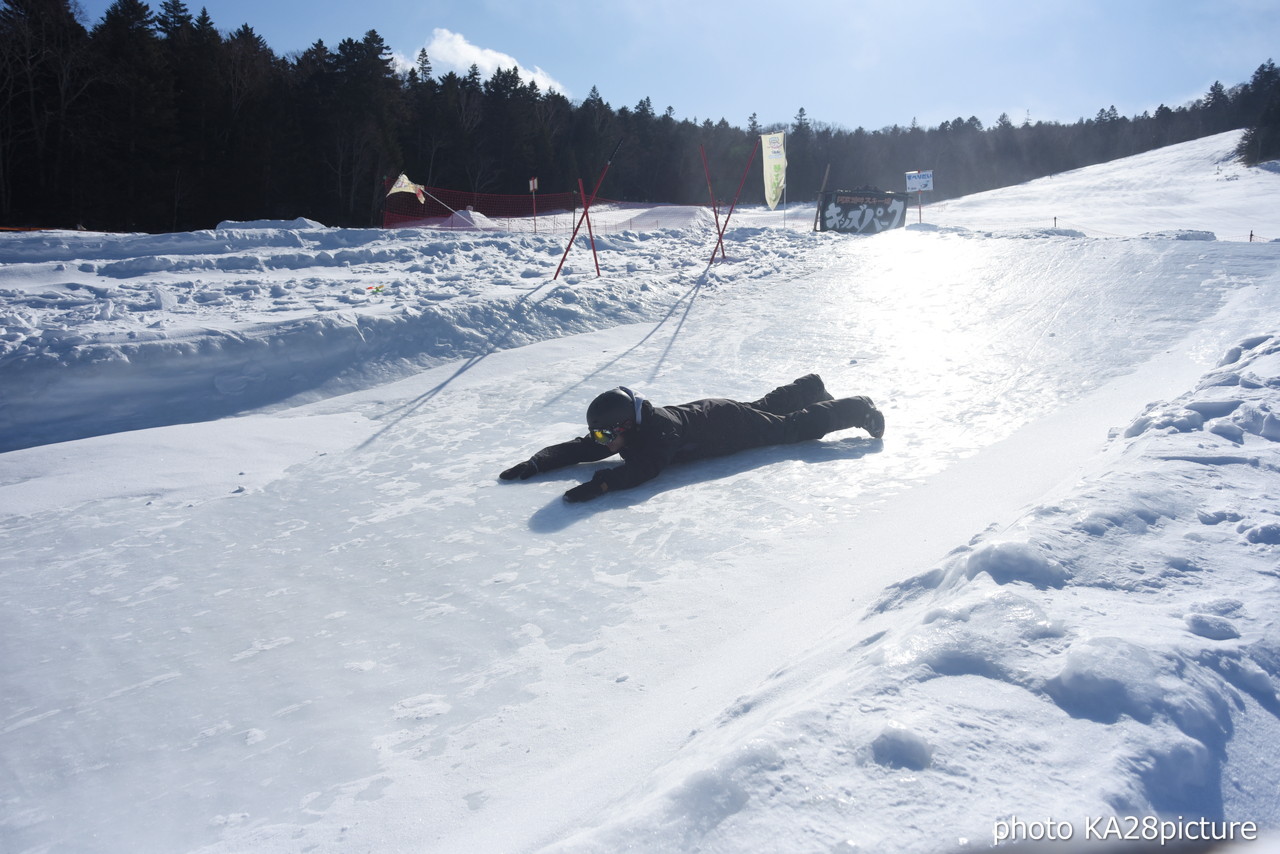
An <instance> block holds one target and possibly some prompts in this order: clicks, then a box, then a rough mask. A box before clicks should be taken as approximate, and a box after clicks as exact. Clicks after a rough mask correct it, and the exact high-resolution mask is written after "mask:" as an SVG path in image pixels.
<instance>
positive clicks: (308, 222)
mask: <svg viewBox="0 0 1280 854" xmlns="http://www.w3.org/2000/svg"><path fill="white" fill-rule="evenodd" d="M251 228H286V229H292V230H297V229H310V228H324V226H323V225H321V224H320V223H318V222H316V221H315V220H313V219H307V218H306V217H304V216H300V217H298V218H296V219H254V220H247V221H243V222H242V221H237V220H223V221H222V222H220V223H218V226H217V230H218V231H240V230H242V229H251Z"/></svg>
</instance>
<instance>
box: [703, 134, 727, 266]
mask: <svg viewBox="0 0 1280 854" xmlns="http://www.w3.org/2000/svg"><path fill="white" fill-rule="evenodd" d="M698 153H699V154H701V155H702V171H703V173H704V174H705V175H706V176H707V195H708V196H710V197H711V215H712V216H713V217H715V219H716V234H719V233H720V206H719V205H717V204H716V191H715V190H713V189H711V169H710V168H708V167H707V149H706V147H705V146H702V145H699V146H698ZM711 257H713V258H714V257H715V253H712V256H711ZM720 257H721V258H724V247H723V246H721V247H720Z"/></svg>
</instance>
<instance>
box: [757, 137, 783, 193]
mask: <svg viewBox="0 0 1280 854" xmlns="http://www.w3.org/2000/svg"><path fill="white" fill-rule="evenodd" d="M786 136H787V135H786V134H785V133H782V132H779V133H762V134H760V139H761V140H762V141H763V142H764V157H763V158H762V159H761V161H760V162H761V163H763V164H764V200H765V202H766V203H767V204H768V205H769V210H773V209H774V208H776V207H777V206H778V202H779V201H780V200H781V199H782V190H783V188H784V187H786V186H787V140H786Z"/></svg>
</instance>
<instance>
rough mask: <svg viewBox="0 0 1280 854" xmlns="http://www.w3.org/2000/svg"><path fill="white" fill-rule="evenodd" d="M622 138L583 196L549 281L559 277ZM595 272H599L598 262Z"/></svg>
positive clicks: (579, 180) (620, 145) (593, 247)
mask: <svg viewBox="0 0 1280 854" xmlns="http://www.w3.org/2000/svg"><path fill="white" fill-rule="evenodd" d="M624 139H626V137H621V138H619V139H618V144H617V145H615V146H614V147H613V154H610V155H609V159H608V160H606V161H605V164H604V169H602V170H600V177H599V178H597V179H596V187H595V189H594V190H592V191H591V200H590V201H588V200H587V199H586V198H585V197H584V198H583V200H582V216H580V217H578V224H577V225H575V226H574V227H573V234H572V235H571V236H570V237H569V245H568V246H566V247H565V248H564V255H562V256H560V266H558V267H556V274H555V275H554V276H552V277H551V281H553V282H554V281H555V280H556V279H558V278H560V271H561V270H562V269H563V268H564V262H565V260H566V259H567V258H568V257H569V250H570V249H572V248H573V241H575V240H577V239H578V231H579V229H581V228H582V221H583V220H584V219H586V218H587V212H588V211H589V210H590V209H591V205H592V204H594V203H595V200H596V195H597V194H598V193H599V192H600V185H601V184H603V183H604V176H605V175H608V174H609V167H610V166H612V165H613V158H614V157H616V156H617V154H618V149H619V148H621V147H622V140H624ZM578 182H579V186H581V182H582V179H581V178H579V179H578ZM594 249H595V244H594V242H593V243H592V250H593V251H594ZM596 272H597V274H599V267H598V262H597V270H596Z"/></svg>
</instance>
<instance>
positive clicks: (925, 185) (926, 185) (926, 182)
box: [907, 169, 933, 222]
mask: <svg viewBox="0 0 1280 854" xmlns="http://www.w3.org/2000/svg"><path fill="white" fill-rule="evenodd" d="M925 190H928V191H930V192H933V170H932V169H930V170H928V171H927V172H922V171H920V170H919V169H917V170H916V171H915V172H908V173H907V192H908V193H915V194H916V217H917V222H924V191H925Z"/></svg>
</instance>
